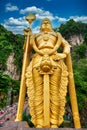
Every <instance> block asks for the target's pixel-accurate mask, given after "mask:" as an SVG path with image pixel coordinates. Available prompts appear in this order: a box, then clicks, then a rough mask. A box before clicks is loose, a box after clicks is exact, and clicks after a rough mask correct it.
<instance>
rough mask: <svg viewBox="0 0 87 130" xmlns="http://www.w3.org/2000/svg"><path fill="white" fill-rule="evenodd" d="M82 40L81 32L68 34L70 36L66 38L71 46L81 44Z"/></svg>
mask: <svg viewBox="0 0 87 130" xmlns="http://www.w3.org/2000/svg"><path fill="white" fill-rule="evenodd" d="M83 41H84V39H83V36H82V34H79V35H76V34H75V35H72V36H70V38H69V39H68V42H69V43H70V44H71V45H72V47H73V46H77V45H80V44H82V43H83Z"/></svg>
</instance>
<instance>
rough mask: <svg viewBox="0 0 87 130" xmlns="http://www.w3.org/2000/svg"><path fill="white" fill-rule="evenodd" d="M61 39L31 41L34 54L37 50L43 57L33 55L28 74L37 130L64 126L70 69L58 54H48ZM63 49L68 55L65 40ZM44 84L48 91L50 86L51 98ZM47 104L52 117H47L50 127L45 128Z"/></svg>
mask: <svg viewBox="0 0 87 130" xmlns="http://www.w3.org/2000/svg"><path fill="white" fill-rule="evenodd" d="M58 38H59V37H58V34H56V33H54V32H49V33H47V32H46V33H39V34H36V35H33V36H31V40H30V44H31V46H32V47H33V49H34V50H35V47H36V46H37V48H38V50H40V51H43V53H44V54H43V55H40V54H39V53H38V51H37V52H36V53H35V54H33V56H32V60H31V62H30V64H29V66H28V68H27V71H26V86H27V94H28V97H29V108H30V114H31V117H32V118H31V119H32V122H33V124H34V125H35V126H36V127H37V126H38V125H39V126H42V127H51V126H52V125H56V126H59V125H60V124H61V123H62V122H63V116H64V112H65V103H66V99H65V97H66V93H67V84H68V71H67V66H66V64H65V62H64V60H65V59H64V58H61V57H60V55H59V53H58V52H57V50H56V51H55V52H53V53H52V54H50V55H49V52H51V51H52V50H53V48H54V47H55V46H56V43H57V40H59V39H58ZM34 45H35V47H34ZM60 46H62V47H63V50H64V51H65V52H67V50H68V49H67V48H70V46H69V45H68V43H67V42H66V41H65V40H64V39H63V38H62V40H61V43H60V45H59V46H58V48H59V47H60ZM58 48H57V49H58ZM46 76H47V78H48V80H47V78H46ZM48 81H49V82H48ZM44 84H45V88H46V89H47V87H48V86H49V90H48V91H49V96H48V93H47V95H46V93H45V89H44ZM44 94H45V97H44ZM44 98H45V99H44ZM48 98H49V99H48ZM44 100H48V103H49V108H47V110H49V117H47V118H49V126H46V123H45V122H44V117H45V118H46V116H47V115H46V113H45V115H44V111H46V110H44V109H46V106H45V105H46V104H44ZM47 112H48V111H47ZM47 114H48V113H47Z"/></svg>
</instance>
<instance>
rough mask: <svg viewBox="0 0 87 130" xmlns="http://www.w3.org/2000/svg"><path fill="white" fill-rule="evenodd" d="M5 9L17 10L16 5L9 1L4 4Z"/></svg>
mask: <svg viewBox="0 0 87 130" xmlns="http://www.w3.org/2000/svg"><path fill="white" fill-rule="evenodd" d="M5 7H6V8H5V10H6V11H17V10H19V9H18V7H17V6H14V5H11V3H8V4H6V5H5Z"/></svg>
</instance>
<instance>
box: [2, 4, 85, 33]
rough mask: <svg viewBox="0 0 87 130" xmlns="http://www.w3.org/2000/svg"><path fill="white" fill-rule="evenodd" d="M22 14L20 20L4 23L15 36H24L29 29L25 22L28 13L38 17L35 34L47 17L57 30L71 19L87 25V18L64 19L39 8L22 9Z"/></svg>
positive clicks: (34, 29) (33, 26)
mask: <svg viewBox="0 0 87 130" xmlns="http://www.w3.org/2000/svg"><path fill="white" fill-rule="evenodd" d="M20 13H21V14H22V15H23V17H19V18H14V17H10V18H9V19H7V20H5V21H4V23H3V25H4V27H6V28H7V29H8V30H10V31H13V33H15V34H17V33H19V34H23V30H24V28H27V27H28V22H27V21H26V20H25V16H26V14H28V13H34V14H35V15H36V20H35V21H34V23H33V24H32V31H33V33H38V32H39V28H40V23H41V20H42V19H44V18H46V17H47V18H49V19H50V20H51V22H52V25H53V27H55V28H56V27H59V26H60V24H62V23H66V22H67V21H68V20H70V19H74V20H75V21H81V22H83V23H87V16H70V17H69V18H64V17H59V16H57V15H54V14H52V13H51V12H50V11H47V10H44V9H41V8H37V7H36V6H32V7H27V8H25V9H21V10H20ZM24 15H25V16H24Z"/></svg>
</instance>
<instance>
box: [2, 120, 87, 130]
mask: <svg viewBox="0 0 87 130" xmlns="http://www.w3.org/2000/svg"><path fill="white" fill-rule="evenodd" d="M36 129H37V130H41V129H43V130H76V129H75V128H29V126H28V124H27V122H26V121H22V122H13V121H8V122H6V123H5V125H4V127H0V130H36ZM79 130H87V129H86V128H80V129H79Z"/></svg>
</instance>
